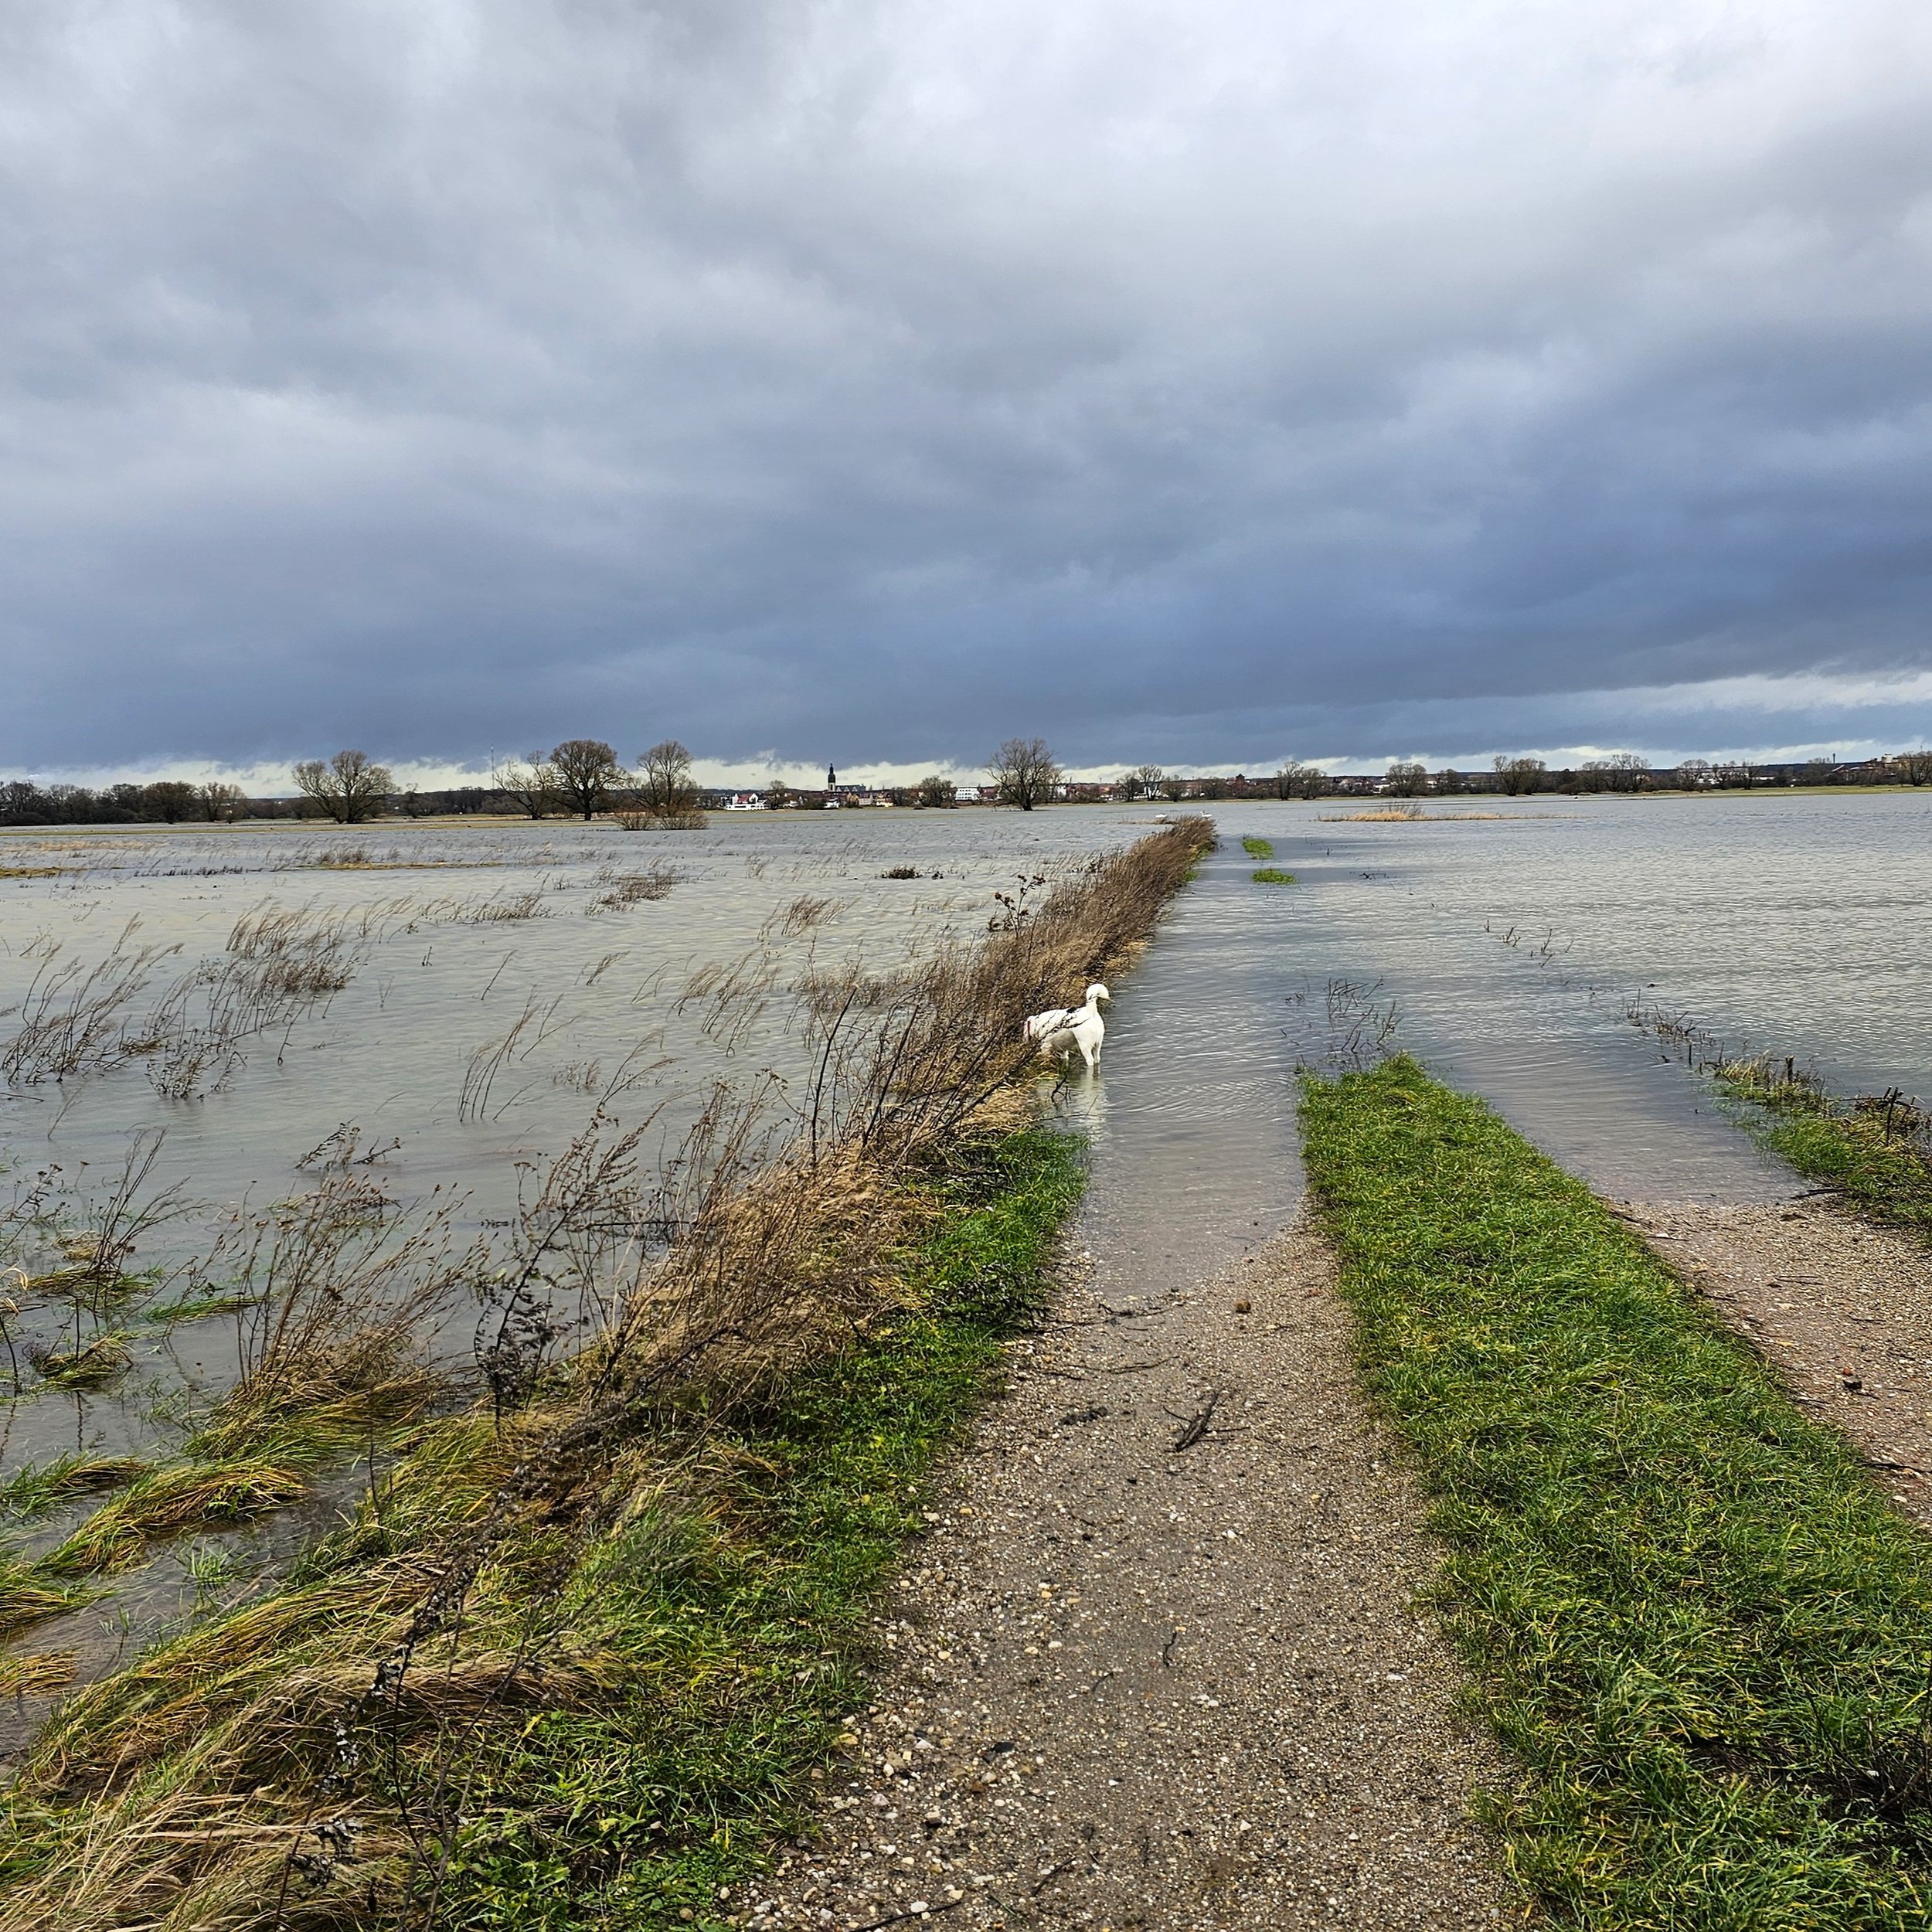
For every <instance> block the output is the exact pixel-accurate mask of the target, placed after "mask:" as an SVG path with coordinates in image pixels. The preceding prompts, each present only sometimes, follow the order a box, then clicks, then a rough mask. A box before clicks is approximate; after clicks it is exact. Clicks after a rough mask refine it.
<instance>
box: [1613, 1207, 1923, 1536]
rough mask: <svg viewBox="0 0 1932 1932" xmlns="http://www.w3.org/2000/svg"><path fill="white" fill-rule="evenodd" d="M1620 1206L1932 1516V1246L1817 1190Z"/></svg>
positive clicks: (1882, 1473)
mask: <svg viewBox="0 0 1932 1932" xmlns="http://www.w3.org/2000/svg"><path fill="white" fill-rule="evenodd" d="M1617 1212H1618V1213H1620V1214H1621V1215H1622V1216H1624V1219H1626V1220H1628V1222H1630V1223H1631V1225H1632V1226H1634V1227H1636V1228H1637V1229H1638V1230H1640V1231H1641V1233H1643V1234H1644V1235H1645V1237H1646V1238H1647V1239H1648V1240H1649V1242H1650V1243H1651V1247H1653V1248H1654V1249H1655V1251H1656V1252H1657V1253H1658V1254H1659V1255H1661V1256H1662V1257H1663V1259H1664V1260H1665V1262H1666V1263H1668V1264H1669V1266H1671V1267H1673V1268H1675V1270H1677V1271H1678V1273H1679V1274H1681V1275H1682V1277H1683V1278H1684V1279H1685V1281H1687V1282H1689V1284H1691V1285H1692V1287H1696V1288H1698V1289H1700V1290H1702V1292H1703V1293H1704V1294H1706V1295H1707V1296H1709V1298H1710V1300H1711V1303H1712V1305H1713V1307H1714V1308H1716V1310H1717V1311H1718V1312H1719V1314H1720V1315H1722V1316H1723V1318H1724V1320H1725V1321H1726V1322H1727V1323H1729V1324H1730V1326H1731V1327H1733V1328H1735V1329H1736V1331H1737V1332H1739V1333H1740V1335H1743V1337H1744V1338H1745V1339H1746V1340H1747V1341H1748V1342H1750V1343H1751V1344H1752V1345H1753V1346H1754V1347H1756V1348H1757V1349H1758V1350H1759V1352H1760V1353H1761V1354H1762V1355H1764V1357H1765V1359H1767V1361H1769V1362H1770V1364H1771V1365H1772V1366H1773V1367H1774V1368H1775V1369H1777V1370H1778V1371H1779V1372H1780V1373H1781V1375H1782V1376H1784V1380H1785V1383H1786V1384H1787V1386H1788V1387H1789V1388H1790V1389H1791V1393H1792V1394H1793V1395H1794V1396H1796V1397H1797V1399H1798V1401H1799V1402H1800V1403H1802V1404H1803V1405H1804V1407H1805V1408H1806V1409H1807V1410H1809V1411H1810V1413H1811V1414H1812V1415H1814V1416H1816V1417H1818V1418H1819V1419H1820V1420H1823V1421H1827V1422H1830V1423H1835V1425H1836V1426H1837V1427H1838V1428H1840V1429H1842V1430H1843V1431H1844V1432H1845V1434H1846V1435H1847V1436H1849V1437H1850V1438H1851V1440H1852V1444H1853V1446H1854V1447H1855V1448H1857V1449H1858V1450H1859V1452H1860V1454H1862V1455H1863V1456H1864V1457H1865V1458H1866V1460H1867V1461H1869V1462H1870V1463H1871V1464H1872V1468H1873V1473H1874V1475H1876V1477H1877V1478H1878V1479H1879V1481H1880V1482H1881V1483H1882V1484H1883V1486H1884V1488H1886V1491H1887V1492H1888V1493H1889V1495H1892V1496H1893V1498H1894V1499H1895V1500H1896V1502H1898V1503H1899V1504H1900V1506H1901V1507H1902V1508H1903V1509H1906V1510H1909V1511H1910V1512H1911V1513H1912V1514H1913V1515H1915V1516H1917V1518H1918V1519H1920V1521H1921V1522H1927V1523H1932V1253H1929V1252H1928V1251H1927V1249H1926V1248H1925V1247H1923V1246H1922V1245H1921V1244H1920V1243H1918V1242H1917V1241H1915V1240H1913V1239H1912V1238H1911V1237H1910V1236H1907V1235H1904V1234H1900V1233H1897V1232H1896V1231H1895V1230H1893V1229H1890V1228H1887V1227H1885V1226H1883V1225H1881V1224H1880V1223H1877V1222H1874V1221H1869V1220H1867V1219H1865V1218H1864V1217H1863V1216H1861V1215H1858V1214H1855V1213H1852V1212H1851V1211H1850V1210H1849V1209H1845V1208H1843V1207H1840V1206H1838V1205H1836V1204H1835V1202H1832V1201H1830V1200H1828V1199H1821V1198H1820V1197H1818V1196H1808V1197H1805V1198H1802V1199H1797V1200H1792V1201H1785V1202H1772V1203H1770V1204H1753V1205H1751V1206H1702V1205H1698V1204H1690V1205H1685V1204H1682V1203H1672V1204H1668V1205H1665V1204H1659V1203H1656V1202H1624V1203H1622V1204H1621V1206H1619V1207H1618V1209H1617Z"/></svg>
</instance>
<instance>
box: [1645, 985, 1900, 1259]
mask: <svg viewBox="0 0 1932 1932" xmlns="http://www.w3.org/2000/svg"><path fill="white" fill-rule="evenodd" d="M1626 1017H1627V1018H1628V1019H1630V1021H1631V1022H1632V1024H1634V1025H1635V1026H1641V1028H1642V1029H1644V1030H1645V1032H1648V1033H1650V1034H1651V1035H1652V1036H1655V1039H1657V1040H1658V1042H1659V1043H1660V1044H1661V1045H1662V1046H1663V1048H1664V1049H1665V1052H1666V1053H1669V1054H1670V1055H1671V1056H1672V1057H1676V1056H1679V1055H1681V1056H1682V1059H1683V1060H1684V1062H1685V1064H1686V1065H1688V1066H1695V1067H1696V1068H1698V1069H1699V1070H1701V1071H1702V1072H1703V1073H1706V1074H1708V1075H1709V1076H1710V1077H1711V1078H1712V1079H1713V1080H1715V1081H1716V1083H1717V1087H1718V1089H1719V1091H1720V1092H1721V1093H1723V1094H1725V1095H1726V1097H1728V1098H1730V1100H1733V1101H1735V1102H1736V1103H1737V1104H1739V1107H1740V1110H1741V1111H1742V1113H1743V1117H1744V1121H1745V1124H1746V1125H1747V1127H1749V1128H1750V1130H1751V1131H1752V1132H1753V1134H1754V1135H1755V1136H1756V1137H1757V1139H1758V1140H1759V1141H1761V1142H1762V1143H1763V1144H1764V1145H1765V1146H1767V1147H1768V1148H1770V1149H1771V1151H1773V1152H1774V1153H1775V1154H1777V1155H1778V1156H1779V1157H1780V1158H1782V1159H1784V1160H1785V1161H1787V1162H1790V1164H1791V1165H1792V1166H1793V1167H1794V1168H1796V1169H1797V1170H1798V1172H1799V1173H1801V1174H1802V1175H1804V1177H1805V1179H1808V1180H1811V1181H1815V1182H1818V1185H1820V1186H1821V1187H1825V1188H1828V1189H1831V1191H1832V1192H1833V1193H1835V1194H1838V1195H1842V1196H1844V1198H1845V1199H1846V1200H1848V1201H1850V1202H1854V1203H1855V1205H1856V1206H1859V1207H1860V1208H1862V1209H1864V1210H1865V1211H1866V1213H1869V1214H1873V1215H1876V1216H1878V1217H1879V1218H1880V1219H1883V1220H1886V1221H1889V1222H1891V1223H1893V1224H1894V1225H1895V1226H1900V1227H1903V1228H1905V1229H1907V1230H1910V1232H1912V1233H1915V1234H1917V1235H1918V1236H1920V1237H1921V1238H1932V1114H1928V1113H1927V1111H1925V1109H1924V1108H1923V1107H1921V1106H1920V1104H1918V1103H1917V1101H1915V1100H1912V1099H1911V1098H1910V1097H1908V1096H1907V1095H1906V1094H1903V1093H1901V1092H1900V1090H1898V1089H1897V1088H1896V1087H1892V1088H1890V1089H1888V1090H1887V1091H1886V1092H1885V1093H1883V1094H1860V1095H1859V1096H1857V1097H1855V1098H1853V1099H1850V1100H1846V1099H1842V1098H1841V1097H1839V1096H1838V1095H1837V1094H1833V1093H1832V1090H1830V1089H1829V1088H1828V1087H1827V1086H1826V1085H1825V1083H1824V1082H1823V1081H1822V1080H1820V1079H1819V1078H1818V1076H1817V1075H1816V1074H1815V1073H1813V1072H1812V1071H1811V1070H1809V1069H1808V1068H1806V1067H1802V1066H1799V1065H1798V1063H1797V1062H1796V1060H1794V1059H1791V1058H1788V1057H1784V1056H1779V1055H1777V1054H1774V1053H1740V1052H1738V1051H1736V1050H1735V1049H1732V1048H1730V1047H1728V1046H1726V1044H1725V1043H1724V1042H1723V1041H1722V1040H1721V1039H1719V1038H1718V1037H1717V1036H1716V1035H1715V1034H1713V1033H1711V1032H1708V1031H1706V1029H1703V1028H1702V1027H1699V1026H1697V1025H1696V1024H1695V1023H1694V1022H1692V1020H1690V1019H1689V1018H1688V1017H1686V1016H1684V1015H1676V1016H1672V1015H1668V1014H1665V1013H1662V1012H1658V1010H1657V1009H1655V1008H1654V1007H1650V1006H1647V1005H1643V1004H1642V1003H1641V1002H1633V1003H1632V1005H1631V1006H1630V1007H1629V1008H1628V1009H1627V1012H1626Z"/></svg>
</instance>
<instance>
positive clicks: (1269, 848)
mask: <svg viewBox="0 0 1932 1932" xmlns="http://www.w3.org/2000/svg"><path fill="white" fill-rule="evenodd" d="M1241 849H1242V850H1243V852H1246V853H1247V855H1248V856H1249V857H1250V859H1272V858H1273V857H1274V840H1273V839H1272V838H1243V840H1242V841H1241Z"/></svg>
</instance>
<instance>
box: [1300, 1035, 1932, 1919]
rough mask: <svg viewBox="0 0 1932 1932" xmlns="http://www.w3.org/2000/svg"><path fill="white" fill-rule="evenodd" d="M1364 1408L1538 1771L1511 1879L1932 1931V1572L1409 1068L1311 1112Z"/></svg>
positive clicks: (1620, 1238)
mask: <svg viewBox="0 0 1932 1932" xmlns="http://www.w3.org/2000/svg"><path fill="white" fill-rule="evenodd" d="M1303 1117H1304V1127H1305V1155H1306V1158H1307V1162H1308V1172H1309V1176H1310V1179H1311V1182H1312V1184H1313V1186H1314V1188H1315V1192H1316V1196H1317V1199H1318V1202H1319V1206H1320V1209H1321V1213H1322V1215H1323V1216H1324V1219H1325V1222H1326V1224H1327V1226H1328V1229H1329V1230H1330V1231H1331V1233H1332V1236H1333V1237H1334V1239H1335V1243H1336V1245H1337V1247H1338V1250H1339V1253H1340V1257H1341V1260H1342V1287H1343V1291H1344V1293H1345V1294H1346V1296H1347V1298H1348V1299H1349V1302H1350V1304H1351V1305H1352V1308H1354V1310H1355V1314H1356V1315H1357V1318H1358V1319H1359V1324H1360V1336H1361V1347H1362V1355H1363V1360H1364V1363H1365V1367H1366V1374H1367V1377H1368V1380H1369V1386H1370V1387H1371V1388H1372V1390H1373V1391H1374V1393H1376V1395H1377V1396H1379V1398H1380V1400H1382V1401H1383V1403H1386V1406H1387V1408H1388V1410H1389V1412H1390V1413H1391V1415H1392V1416H1393V1419H1394V1420H1395V1422H1396V1424H1397V1426H1398V1427H1400V1430H1402V1432H1403V1434H1404V1435H1405V1436H1406V1437H1407V1439H1408V1440H1409V1442H1410V1444H1411V1445H1412V1446H1413V1449H1414V1451H1415V1454H1416V1456H1417V1460H1418V1461H1419V1463H1420V1468H1421V1472H1422V1475H1423V1478H1424V1480H1425V1481H1426V1482H1427V1484H1428V1485H1429V1486H1430V1488H1431V1490H1432V1491H1433V1492H1434V1496H1435V1498H1436V1507H1435V1515H1434V1520H1435V1522H1436V1526H1437V1529H1439V1531H1440V1533H1441V1534H1442V1536H1444V1539H1446V1541H1447V1544H1448V1557H1447V1564H1446V1566H1445V1569H1444V1573H1443V1574H1442V1577H1441V1578H1440V1582H1439V1583H1438V1585H1437V1589H1436V1594H1437V1598H1438V1600H1439V1603H1440V1607H1441V1609H1442V1611H1443V1612H1444V1616H1445V1617H1446V1619H1447V1623H1448V1625H1449V1628H1450V1629H1451V1632H1452V1633H1453V1634H1454V1637H1455V1638H1456V1639H1457V1640H1458V1642H1459V1645H1460V1646H1461V1650H1462V1651H1463V1654H1464V1656H1465V1657H1466V1658H1467V1659H1468V1662H1469V1664H1470V1665H1471V1667H1472V1668H1473V1669H1474V1671H1475V1673H1476V1675H1477V1676H1478V1680H1479V1683H1480V1687H1481V1699H1482V1704H1483V1708H1484V1709H1485V1711H1486V1712H1487V1713H1488V1715H1489V1716H1490V1718H1491V1719H1492V1722H1493V1723H1494V1724H1495V1728H1496V1730H1497V1733H1498V1735H1499V1736H1500V1737H1501V1738H1502V1741H1503V1742H1504V1743H1505V1744H1506V1745H1507V1746H1508V1747H1509V1748H1510V1750H1512V1752H1514V1753H1515V1755H1516V1757H1517V1758H1518V1760H1519V1761H1520V1763H1521V1764H1522V1765H1523V1766H1524V1767H1526V1773H1527V1775H1526V1777H1524V1779H1523V1781H1522V1783H1521V1784H1520V1786H1519V1788H1517V1789H1515V1790H1514V1791H1509V1792H1507V1793H1505V1794H1501V1795H1500V1796H1499V1797H1498V1798H1496V1800H1495V1804H1494V1811H1495V1823H1496V1825H1498V1828H1499V1829H1500V1831H1501V1832H1502V1835H1503V1837H1504V1839H1505V1848H1506V1855H1507V1859H1508V1861H1509V1866H1510V1867H1511V1869H1512V1870H1513V1871H1514V1872H1515V1875H1516V1876H1518V1878H1519V1879H1520V1880H1521V1881H1522V1883H1523V1884H1524V1885H1525V1886H1526V1887H1527V1888H1528V1889H1529V1891H1530V1893H1532V1895H1533V1896H1535V1897H1536V1900H1538V1901H1539V1903H1540V1905H1541V1906H1543V1909H1544V1910H1546V1911H1547V1912H1548V1913H1549V1914H1550V1915H1551V1916H1552V1917H1553V1918H1554V1919H1555V1920H1556V1921H1557V1922H1558V1923H1564V1924H1572V1925H1577V1926H1587V1927H1592V1928H1604V1929H1606V1932H1607V1929H1608V1928H1631V1932H1635V1929H1636V1928H1639V1927H1642V1928H1652V1927H1666V1926H1668V1927H1685V1928H1690V1927H1697V1928H1711V1929H1712V1932H1716V1928H1735V1929H1736V1932H1746V1928H1755V1927H1772V1926H1776V1927H1792V1928H1811V1929H1814V1932H1827V1928H1831V1929H1832V1932H1837V1929H1838V1928H1846V1927H1859V1928H1870V1929H1873V1932H1876V1928H1881V1927H1883V1928H1890V1927H1900V1928H1903V1927H1923V1926H1924V1925H1925V1924H1926V1923H1927V1919H1928V1913H1932V1726H1929V1725H1928V1719H1927V1709H1926V1697H1927V1682H1928V1679H1927V1671H1928V1660H1932V1548H1928V1546H1927V1543H1926V1542H1925V1539H1924V1538H1923V1536H1922V1535H1921V1534H1920V1532H1918V1531H1917V1529H1915V1528H1914V1527H1913V1526H1910V1524H1908V1523H1907V1522H1906V1521H1905V1520H1904V1519H1903V1518H1902V1517H1901V1516H1900V1515H1898V1514H1896V1512H1894V1511H1893V1509H1891V1508H1890V1506H1889V1505H1888V1504H1887V1503H1886V1501H1885V1499H1884V1498H1883V1496H1882V1495H1880V1493H1879V1492H1878V1490H1877V1489H1876V1488H1875V1487H1874V1485H1872V1482H1871V1481H1870V1480H1869V1478H1868V1477H1867V1475H1866V1473H1865V1471H1863V1470H1862V1468H1861V1467H1860V1465H1859V1462H1858V1460H1857V1458H1856V1457H1855V1454H1853V1452H1852V1450H1851V1449H1850V1447H1849V1446H1848V1445H1847V1444H1845V1443H1844V1442H1843V1441H1842V1440H1840V1439H1839V1438H1838V1436H1837V1435H1835V1434H1834V1433H1833V1432H1832V1431H1831V1430H1828V1429H1826V1428H1825V1427H1821V1426H1819V1425H1818V1424H1817V1423H1813V1422H1812V1421H1811V1420H1808V1418H1806V1417H1804V1416H1803V1415H1801V1413H1799V1411H1798V1409H1797V1408H1796V1406H1794V1404H1793V1403H1792V1402H1791V1400H1790V1398H1789V1397H1788V1396H1787V1394H1786V1393H1784V1390H1783V1389H1782V1388H1781V1386H1779V1384H1778V1383H1777V1379H1776V1377H1775V1376H1774V1374H1773V1373H1772V1372H1771V1371H1770V1370H1769V1369H1767V1367H1766V1366H1764V1364H1762V1363H1761V1362H1760V1361H1758V1360H1757V1358H1756V1357H1755V1356H1754V1355H1752V1354H1751V1352H1750V1351H1749V1350H1748V1349H1746V1348H1745V1347H1743V1345H1740V1343H1738V1342H1736V1341H1734V1340H1733V1339H1732V1338H1730V1336H1728V1335H1726V1334H1725V1333H1724V1332H1723V1331H1722V1330H1721V1329H1720V1328H1719V1326H1718V1325H1717V1324H1716V1321H1714V1320H1713V1318H1710V1317H1709V1315H1707V1314H1706V1311H1704V1310H1703V1309H1702V1308H1701V1307H1700V1306H1699V1304H1698V1303H1697V1302H1696V1300H1695V1299H1694V1298H1692V1296H1690V1295H1689V1294H1687V1293H1686V1292H1685V1290H1684V1289H1683V1287H1682V1285H1681V1284H1679V1282H1678V1281H1676V1279H1675V1277H1673V1276H1672V1274H1670V1273H1669V1272H1668V1270H1667V1269H1666V1268H1665V1267H1664V1266H1663V1265H1662V1264H1661V1263H1660V1262H1659V1261H1658V1260H1657V1259H1656V1258H1655V1257H1654V1256H1653V1255H1652V1254H1651V1253H1650V1252H1649V1250H1648V1249H1647V1248H1646V1247H1645V1246H1644V1245H1643V1243H1641V1240H1639V1239H1638V1237H1637V1236H1636V1235H1635V1234H1634V1233H1632V1232H1631V1231H1630V1230H1628V1229H1627V1228H1625V1227H1624V1226H1622V1225H1621V1223H1618V1222H1617V1220H1616V1219H1615V1218H1614V1216H1612V1215H1611V1213H1609V1211H1608V1210H1607V1209H1605V1208H1604V1206H1602V1205H1601V1204H1600V1203H1599V1202H1597V1200H1596V1199H1594V1197H1593V1196H1591V1195H1590V1193H1589V1192H1588V1191H1587V1189H1585V1188H1584V1187H1583V1185H1582V1184H1581V1183H1580V1182H1577V1181H1575V1180H1573V1179H1570V1177H1569V1176H1567V1175H1565V1174H1563V1172H1560V1170H1559V1169H1558V1168H1556V1167H1554V1166H1553V1165H1551V1164H1550V1163H1549V1162H1548V1161H1546V1160H1545V1159H1543V1158H1542V1157H1541V1156H1540V1155H1538V1154H1537V1153H1536V1151H1535V1150H1534V1149H1533V1148H1531V1147H1530V1146H1529V1145H1527V1144H1526V1142H1525V1141H1523V1140H1522V1138H1520V1137H1519V1135H1517V1134H1515V1133H1514V1132H1513V1131H1511V1130H1510V1129H1509V1128H1508V1127H1506V1126H1505V1124H1503V1123H1502V1121H1500V1120H1498V1118H1497V1117H1495V1115H1494V1114H1491V1113H1490V1112H1489V1111H1488V1110H1487V1109H1486V1108H1485V1107H1483V1106H1482V1105H1481V1104H1480V1103H1479V1102H1478V1101H1475V1100H1471V1099H1469V1098H1467V1097H1464V1096H1461V1095H1459V1094H1454V1093H1451V1092H1450V1091H1449V1090H1447V1089H1445V1088H1444V1087H1440V1085H1438V1084H1437V1083H1435V1082H1434V1081H1432V1080H1429V1079H1428V1078H1427V1077H1426V1076H1425V1075H1424V1074H1423V1073H1422V1071H1421V1070H1420V1069H1419V1068H1418V1067H1417V1066H1415V1065H1414V1063H1413V1062H1411V1061H1409V1060H1406V1059H1404V1060H1393V1061H1390V1062H1388V1063H1386V1064H1384V1065H1382V1066H1379V1067H1377V1068H1376V1069H1374V1070H1370V1071H1366V1072H1362V1073H1355V1074H1351V1075H1348V1076H1345V1077H1343V1078H1342V1079H1341V1080H1338V1081H1335V1082H1334V1083H1324V1082H1321V1081H1319V1080H1313V1079H1309V1080H1307V1081H1306V1083H1305V1084H1304V1103H1303Z"/></svg>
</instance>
